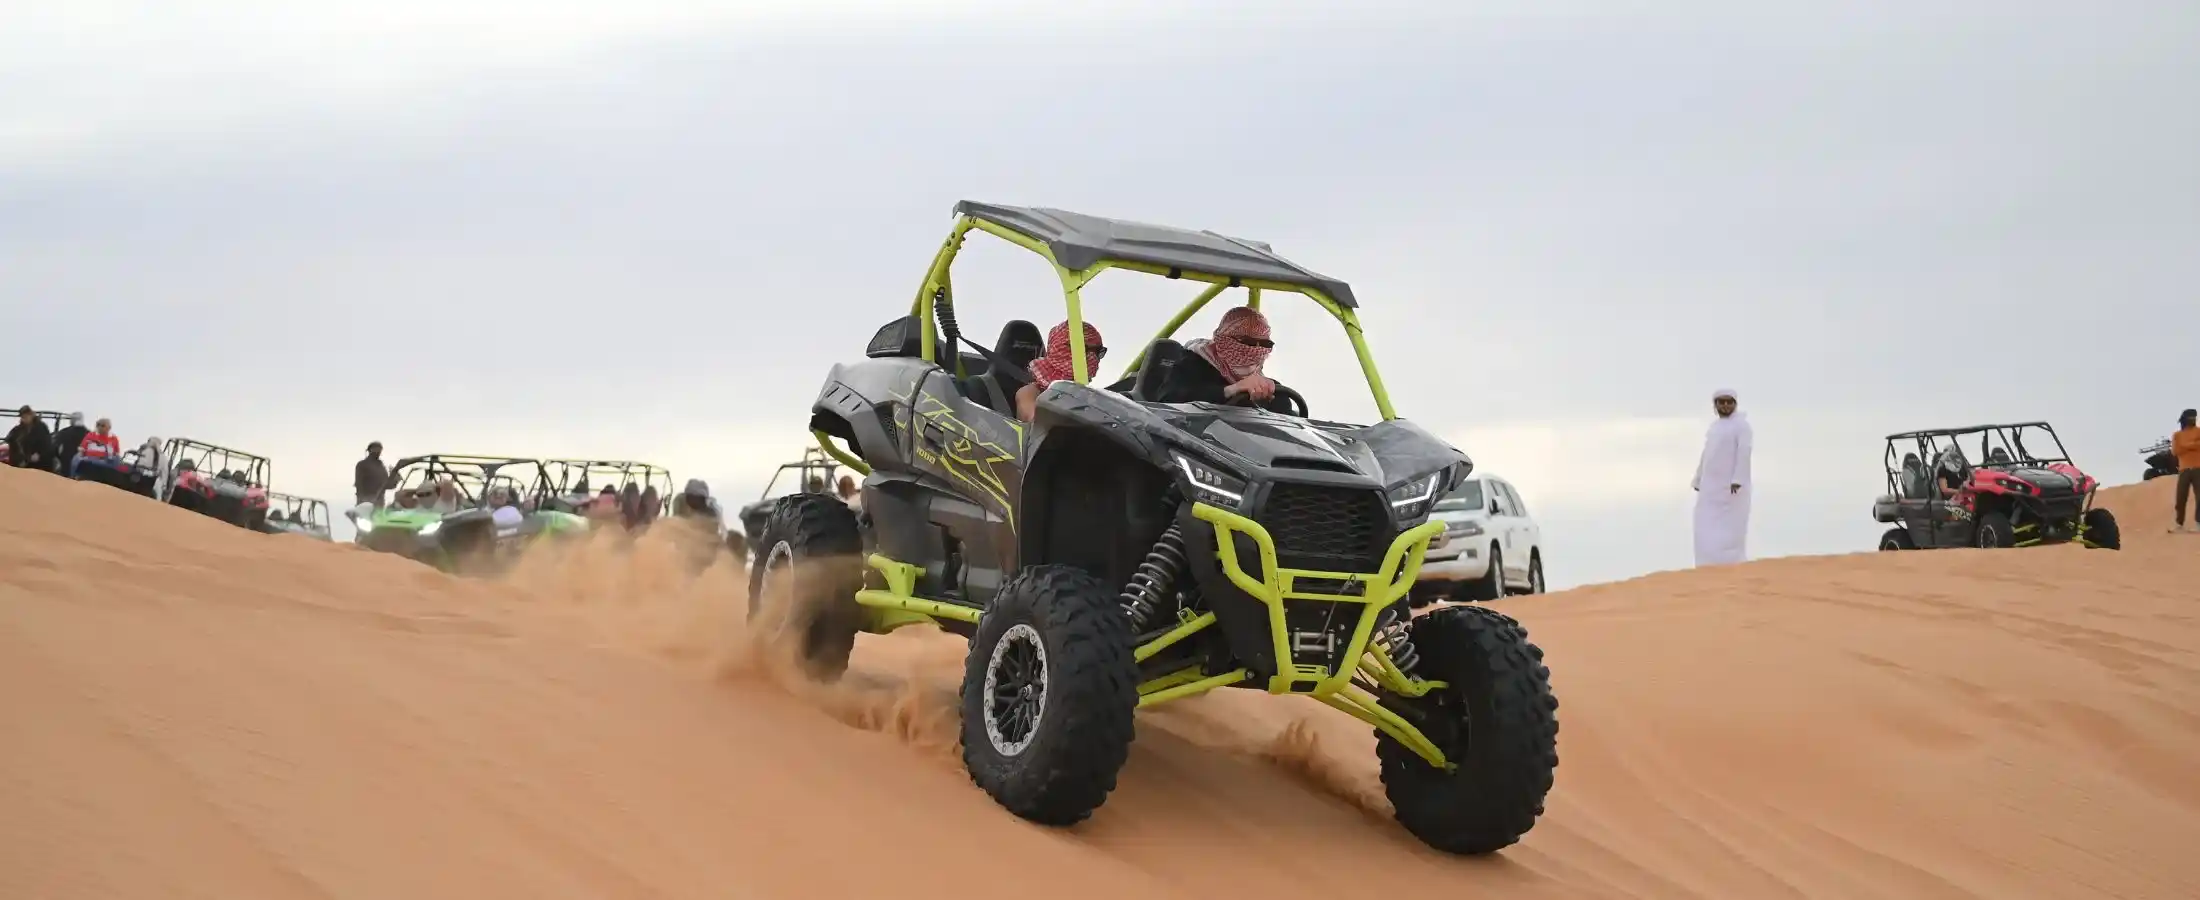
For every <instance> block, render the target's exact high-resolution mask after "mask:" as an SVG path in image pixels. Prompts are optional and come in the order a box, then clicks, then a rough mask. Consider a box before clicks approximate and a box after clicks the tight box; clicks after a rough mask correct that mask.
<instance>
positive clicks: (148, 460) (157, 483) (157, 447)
mask: <svg viewBox="0 0 2200 900" xmlns="http://www.w3.org/2000/svg"><path fill="white" fill-rule="evenodd" d="M160 455H161V443H160V438H157V437H149V438H146V439H145V443H143V444H139V445H138V448H137V472H138V475H140V476H142V477H143V478H145V479H148V480H150V481H152V483H153V496H155V497H159V496H160V495H161V492H162V490H163V489H165V488H167V486H168V485H167V483H166V477H165V475H164V474H163V473H165V472H167V471H168V469H167V467H166V466H163V465H162V464H161V458H160Z"/></svg>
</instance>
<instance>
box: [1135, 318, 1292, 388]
mask: <svg viewBox="0 0 2200 900" xmlns="http://www.w3.org/2000/svg"><path fill="white" fill-rule="evenodd" d="M1184 349H1185V350H1186V351H1187V352H1186V353H1185V354H1184V359H1183V361H1182V362H1179V363H1177V364H1176V369H1175V370H1174V371H1171V372H1170V373H1169V375H1168V380H1167V381H1164V382H1163V383H1162V385H1161V388H1160V389H1159V390H1158V391H1156V392H1155V396H1154V397H1153V398H1152V399H1153V400H1154V401H1155V402H1159V403H1217V404H1220V403H1228V402H1230V399H1231V398H1233V397H1236V396H1238V395H1239V394H1243V395H1245V396H1247V397H1248V398H1250V399H1251V400H1252V401H1253V405H1255V406H1260V407H1263V408H1269V409H1273V407H1269V406H1268V403H1269V401H1270V400H1272V399H1274V398H1275V396H1276V382H1275V380H1274V379H1272V378H1269V377H1268V375H1267V373H1266V368H1267V365H1268V355H1269V354H1270V353H1273V352H1275V349H1276V343H1275V341H1273V340H1271V339H1270V337H1269V328H1268V317H1267V316H1264V315H1262V314H1261V312H1260V310H1257V309H1254V308H1252V307H1250V306H1240V307H1237V308H1235V309H1232V310H1230V311H1229V312H1226V313H1223V314H1222V321H1221V322H1219V323H1216V325H1215V332H1214V335H1213V336H1212V337H1204V338H1199V339H1197V340H1193V341H1188V342H1186V343H1185V344H1184ZM1277 411H1279V412H1281V411H1283V410H1277Z"/></svg>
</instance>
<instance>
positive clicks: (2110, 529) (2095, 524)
mask: <svg viewBox="0 0 2200 900" xmlns="http://www.w3.org/2000/svg"><path fill="white" fill-rule="evenodd" d="M2085 539H2086V540H2088V541H2092V542H2093V544H2094V546H2097V547H2099V548H2101V549H2103V550H2122V549H2123V548H2124V533H2123V530H2122V529H2120V528H2118V527H2117V526H2116V514H2115V513H2112V512H2109V511H2108V510H2105V509H2100V508H2094V509H2089V510H2086V511H2085Z"/></svg>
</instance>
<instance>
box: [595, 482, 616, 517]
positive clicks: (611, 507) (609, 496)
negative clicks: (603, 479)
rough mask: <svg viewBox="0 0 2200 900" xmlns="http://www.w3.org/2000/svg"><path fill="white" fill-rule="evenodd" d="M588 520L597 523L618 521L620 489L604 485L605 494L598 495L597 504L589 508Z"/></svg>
mask: <svg viewBox="0 0 2200 900" xmlns="http://www.w3.org/2000/svg"><path fill="white" fill-rule="evenodd" d="M588 518H589V519H590V520H592V521H596V522H616V521H618V520H619V489H618V488H615V487H612V486H610V485H608V484H607V485H604V486H603V492H602V493H599V494H597V495H596V502H595V503H593V504H590V505H589V507H588Z"/></svg>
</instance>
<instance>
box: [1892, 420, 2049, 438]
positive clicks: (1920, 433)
mask: <svg viewBox="0 0 2200 900" xmlns="http://www.w3.org/2000/svg"><path fill="white" fill-rule="evenodd" d="M1997 428H2045V429H2047V430H2049V431H2054V430H2055V426H2053V425H2049V424H2047V423H2046V422H2002V423H1997V424H1993V425H1966V426H1963V427H1961V428H1922V429H1919V430H1917V431H1903V432H1897V433H1895V434H1890V435H1887V440H1890V441H1899V440H1902V439H1903V438H1921V437H1932V436H1934V435H1956V434H1977V433H1978V432H1981V431H1992V430H1994V429H1997Z"/></svg>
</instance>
